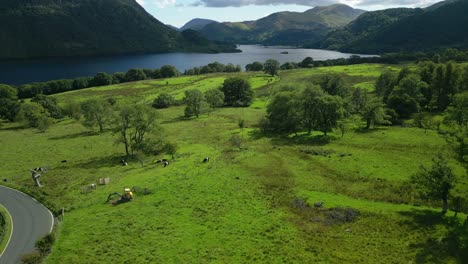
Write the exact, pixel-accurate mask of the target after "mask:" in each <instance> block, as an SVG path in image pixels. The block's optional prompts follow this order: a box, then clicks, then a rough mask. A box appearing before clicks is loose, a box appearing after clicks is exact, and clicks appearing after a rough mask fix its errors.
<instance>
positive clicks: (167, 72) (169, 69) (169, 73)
mask: <svg viewBox="0 0 468 264" xmlns="http://www.w3.org/2000/svg"><path fill="white" fill-rule="evenodd" d="M159 71H160V74H161V77H162V78H171V77H176V76H179V71H178V70H177V69H176V67H174V66H172V65H164V66H162V67H161V69H160V70H159Z"/></svg>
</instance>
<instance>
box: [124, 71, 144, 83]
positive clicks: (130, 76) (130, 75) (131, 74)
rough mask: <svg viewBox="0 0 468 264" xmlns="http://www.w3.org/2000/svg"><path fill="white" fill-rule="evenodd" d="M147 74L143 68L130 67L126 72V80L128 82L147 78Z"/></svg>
mask: <svg viewBox="0 0 468 264" xmlns="http://www.w3.org/2000/svg"><path fill="white" fill-rule="evenodd" d="M146 77H147V76H146V74H145V72H144V71H143V70H142V69H130V70H128V71H127V73H125V80H126V81H127V82H134V81H139V80H144V79H146Z"/></svg>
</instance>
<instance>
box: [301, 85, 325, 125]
mask: <svg viewBox="0 0 468 264" xmlns="http://www.w3.org/2000/svg"><path fill="white" fill-rule="evenodd" d="M323 94H324V92H323V90H321V89H320V88H319V87H317V86H313V87H308V88H306V89H305V90H304V91H303V92H302V95H301V100H300V103H301V108H302V115H303V119H302V122H303V124H304V126H305V128H306V129H307V133H308V134H310V133H311V132H312V129H313V127H314V125H315V123H316V121H317V116H318V114H319V111H320V109H318V100H319V99H318V98H319V97H321V96H323Z"/></svg>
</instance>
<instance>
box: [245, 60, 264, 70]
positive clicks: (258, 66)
mask: <svg viewBox="0 0 468 264" xmlns="http://www.w3.org/2000/svg"><path fill="white" fill-rule="evenodd" d="M245 71H263V63H261V62H258V61H254V62H253V63H249V64H247V65H245Z"/></svg>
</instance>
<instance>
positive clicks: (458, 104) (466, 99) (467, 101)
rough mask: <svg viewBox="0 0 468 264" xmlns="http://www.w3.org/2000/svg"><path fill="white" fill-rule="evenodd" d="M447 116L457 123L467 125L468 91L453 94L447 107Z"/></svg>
mask: <svg viewBox="0 0 468 264" xmlns="http://www.w3.org/2000/svg"><path fill="white" fill-rule="evenodd" d="M446 112H447V118H448V119H449V120H453V121H455V122H456V123H457V124H458V125H460V126H461V125H465V126H466V125H468V92H465V93H460V94H457V95H455V97H454V98H453V102H452V104H451V105H450V106H449V107H448V108H447V110H446Z"/></svg>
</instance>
